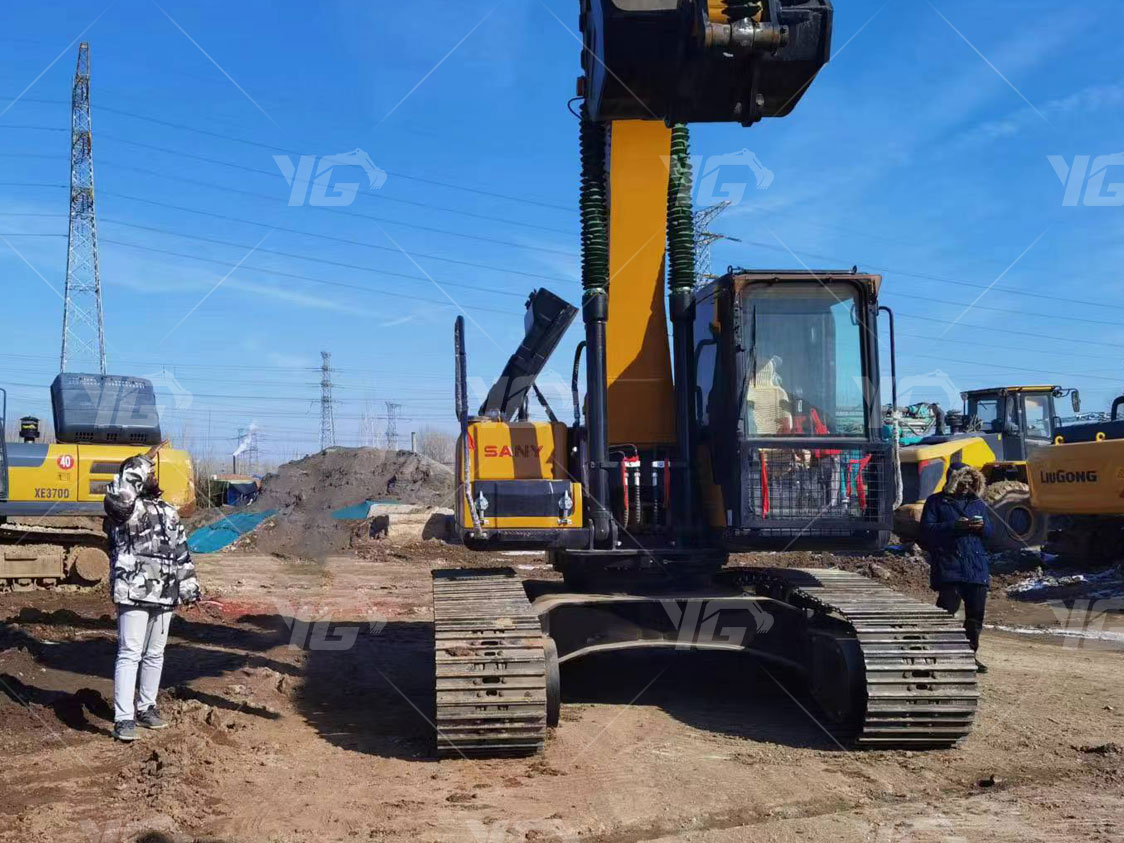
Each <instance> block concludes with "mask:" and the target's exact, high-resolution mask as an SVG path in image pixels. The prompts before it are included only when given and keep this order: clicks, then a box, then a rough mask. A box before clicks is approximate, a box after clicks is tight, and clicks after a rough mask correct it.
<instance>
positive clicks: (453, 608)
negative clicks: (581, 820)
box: [433, 568, 557, 758]
mask: <svg viewBox="0 0 1124 843" xmlns="http://www.w3.org/2000/svg"><path fill="white" fill-rule="evenodd" d="M433 630H434V654H435V659H434V661H435V665H434V669H435V674H436V691H437V693H436V711H435V719H434V724H435V726H436V731H437V754H438V757H441V758H457V757H464V758H467V757H479V756H488V757H496V756H512V755H533V754H534V753H536V752H539V751H540V750H541V749H542V747H543V742H544V741H545V739H546V731H547V726H548V725H550V723H548V721H553V722H556V710H557V659H556V658H554V659H552V658H551V656H552V654H553V652H554V650H553V642H551V641H550V639H548V638H547V637H546V636H544V635H543V632H542V627H541V626H540V624H539V619H538V616H537V615H536V614H535V613H534V611H533V609H532V608H531V603H530V601H529V600H528V599H527V595H526V592H525V591H524V590H523V585H522V583H521V581H520V579H519V577H518V576H517V575H516V573H515V572H514V571H513V570H511V569H510V568H499V569H477V570H442V571H434V572H433ZM551 676H553V679H550V678H549V677H551ZM548 684H550V686H551V689H548ZM548 691H550V693H551V703H552V704H551V705H548ZM551 710H553V711H555V717H552V716H551V714H550V711H551Z"/></svg>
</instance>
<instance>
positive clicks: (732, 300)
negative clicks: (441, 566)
mask: <svg viewBox="0 0 1124 843" xmlns="http://www.w3.org/2000/svg"><path fill="white" fill-rule="evenodd" d="M831 23H832V8H831V6H830V4H829V3H828V2H827V0H765V1H764V2H746V0H727V2H715V0H711V2H705V0H583V3H582V8H581V29H582V32H583V35H584V41H585V49H584V51H583V70H584V74H583V76H582V78H581V81H580V86H579V94H580V99H581V102H582V105H581V153H582V188H581V218H582V246H583V261H582V286H583V288H584V296H583V300H582V306H581V312H582V316H583V319H584V323H585V341H584V343H582V344H581V346H579V349H578V359H575V361H574V373H573V382H574V390H573V392H574V395H573V400H574V420H573V423H572V424H566V423H564V422H561V421H559V420H558V417H557V415H556V414H555V412H554V410H553V409H552V408H550V406H549V403H548V402H547V401H546V399H545V397H544V396H543V395H542V394H541V393H540V392H539V391H538V389H537V387H536V386H535V379H536V377H537V375H538V374H539V373H540V372H541V371H542V370H543V367H544V366H545V365H546V362H547V359H548V358H549V356H550V354H551V352H552V351H553V350H554V349H555V348H556V346H557V345H558V343H559V342H560V340H561V337H562V335H563V333H564V332H565V330H566V328H567V326H568V325H569V324H570V323H571V321H573V320H574V319H575V318H576V316H577V312H578V310H577V308H576V307H574V306H572V305H570V304H568V303H567V302H565V301H563V300H562V299H560V298H558V297H557V296H555V295H554V294H552V293H550V292H549V291H546V290H538V291H536V292H535V293H534V294H532V296H531V298H530V300H529V302H528V305H527V315H526V337H525V339H524V341H523V343H522V345H521V346H520V348H519V350H518V351H517V352H516V353H515V354H514V355H513V356H512V357H511V359H510V361H509V362H508V364H507V366H506V367H505V369H504V371H503V373H502V375H501V376H500V378H499V379H498V380H497V381H496V383H495V385H494V386H493V387H492V389H491V390H490V392H489V394H488V395H487V397H486V399H485V400H484V403H483V405H482V406H481V407H480V409H479V411H478V412H477V413H476V414H475V415H473V414H472V413H470V411H469V409H468V399H467V386H466V357H465V338H464V322H463V320H458V321H457V329H456V346H457V349H456V360H457V377H456V381H457V413H458V417H459V419H460V423H461V430H462V434H461V437H460V441H459V447H458V466H457V471H458V472H459V473H460V478H461V482H462V489H461V492H462V493H461V494H460V495H458V505H457V517H458V523H459V525H460V528H461V531H462V534H463V538H464V542H465V544H466V545H467V546H468V547H469V548H471V549H474V550H484V551H499V550H504V549H523V550H527V549H531V550H536V549H538V550H546V551H549V558H550V561H551V563H552V564H553V566H554V568H555V569H556V570H557V571H559V572H561V574H562V580H563V581H562V582H561V583H558V582H553V583H546V582H522V581H521V580H520V579H519V578H518V577H517V576H516V574H515V572H514V571H512V570H511V569H488V570H479V569H474V570H443V571H435V572H434V575H433V601H434V602H433V610H434V630H435V670H436V711H435V720H434V723H435V725H436V744H437V750H438V753H439V755H441V756H453V757H460V756H493V755H511V754H527V753H533V752H536V751H538V750H540V749H541V747H542V746H543V742H544V739H545V736H546V732H547V728H548V727H549V726H553V725H555V724H557V722H558V719H559V709H560V705H561V687H560V665H562V664H565V663H567V662H570V661H573V660H576V659H579V658H582V657H584V656H588V655H591V654H594V653H602V652H607V651H616V650H627V649H637V648H651V647H670V648H688V649H697V650H723V651H736V652H750V653H753V654H756V655H757V656H760V657H762V658H763V659H767V660H769V661H771V662H774V663H777V664H780V665H784V666H787V667H788V668H789V669H791V670H792V671H794V672H795V673H796V674H798V675H800V676H802V677H803V678H804V679H805V680H806V681H807V683H808V686H809V688H810V692H811V695H812V698H813V699H814V700H815V702H816V704H817V705H818V706H819V708H820V714H821V715H822V716H824V717H826V718H827V719H828V720H829V721H830V722H831V723H833V724H835V725H836V727H837V730H838V732H839V733H840V734H841V735H842V734H847V735H848V736H849V737H851V738H853V739H854V740H856V741H857V743H858V744H860V745H864V746H876V747H877V746H881V747H909V748H928V747H947V746H949V745H952V744H954V743H955V742H956V741H958V740H959V739H961V738H963V737H964V736H965V735H967V734H968V732H969V730H970V728H971V724H972V721H973V718H974V716H975V712H976V707H977V700H978V692H977V686H976V667H975V663H974V660H973V657H972V652H971V650H970V649H969V647H968V644H967V641H966V639H965V636H964V633H963V630H962V628H961V627H960V626H959V624H958V623H957V622H956V621H955V620H954V619H953V618H952V617H951V616H950V615H948V614H946V613H945V612H943V611H940V610H938V609H935V608H933V607H931V606H928V605H925V604H922V603H920V602H918V601H916V600H913V599H910V598H906V597H903V596H901V595H898V594H896V593H894V592H893V591H891V590H890V589H888V588H886V587H884V586H882V585H880V584H877V583H875V582H873V581H871V580H868V579H866V578H864V577H861V576H858V575H856V574H851V573H847V572H843V571H838V570H795V569H788V570H780V569H758V568H732V569H726V570H723V569H724V566H725V563H726V561H727V558H728V555H729V553H731V552H733V551H743V550H752V549H759V548H765V547H778V546H779V547H781V548H784V547H794V546H798V545H799V546H804V547H821V548H831V549H836V548H843V547H853V548H877V547H881V546H882V545H884V544H885V542H886V540H887V536H888V532H889V530H890V528H891V523H892V511H893V506H894V482H893V477H894V474H893V462H892V453H891V445H890V443H888V442H886V441H884V440H883V438H882V434H881V413H880V399H879V369H878V361H879V358H878V336H877V335H878V316H879V309H880V308H879V305H878V291H879V283H880V279H879V278H878V277H877V276H871V275H862V274H859V273H858V272H857V271H854V270H842V271H832V270H827V271H817V272H811V271H801V272H791V271H732V272H730V273H729V274H727V275H726V276H725V277H723V278H721V279H718V280H716V281H712V282H709V283H706V284H705V285H703V286H701V287H699V288H697V289H696V286H695V281H696V279H695V265H694V249H693V242H694V231H693V221H692V212H691V211H692V209H691V203H690V193H691V189H690V187H691V168H690V162H689V152H688V135H687V129H686V127H685V125H684V124H686V123H690V122H737V123H741V124H743V125H745V126H749V125H751V124H753V123H755V122H757V121H758V120H760V119H761V118H764V117H781V116H784V115H786V114H788V113H789V112H790V111H791V110H792V108H793V107H794V105H795V104H796V102H797V100H798V99H799V98H800V97H801V95H802V94H803V92H804V91H805V89H806V88H807V87H808V86H809V85H810V84H811V82H812V80H813V79H814V78H815V76H816V74H817V72H818V71H819V70H820V68H821V67H822V66H823V65H824V64H825V63H826V61H827V59H828V56H829V48H830V33H831ZM665 259H666V271H665ZM665 277H666V286H667V287H668V288H669V291H667V293H666V295H667V302H668V305H667V306H668V310H665V305H664V301H665V299H664V296H665ZM669 311H670V321H671V326H672V331H671V337H670V343H669V337H668V330H667V317H668V312H669ZM583 347H584V355H585V376H586V391H585V401H584V416H585V418H584V421H583V419H582V406H581V401H580V399H579V389H578V381H579V372H580V356H581V354H582V352H583ZM669 352H670V353H669ZM532 395H534V397H536V398H537V399H538V400H539V401H540V402H541V403H542V404H543V405H544V407H545V408H546V410H547V414H548V417H549V418H550V421H548V422H532V421H529V420H528V418H529V414H528V403H529V399H530V398H531V397H532ZM840 739H841V740H842V738H840Z"/></svg>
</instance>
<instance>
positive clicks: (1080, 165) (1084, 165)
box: [1046, 152, 1124, 208]
mask: <svg viewBox="0 0 1124 843" xmlns="http://www.w3.org/2000/svg"><path fill="white" fill-rule="evenodd" d="M1046 160H1047V161H1049V162H1050V166H1051V167H1053V168H1054V173H1055V175H1057V177H1058V181H1060V182H1061V183H1062V185H1063V186H1064V187H1065V194H1064V195H1063V197H1062V205H1063V206H1064V207H1066V208H1074V207H1076V206H1077V205H1079V204H1080V205H1084V206H1085V207H1088V208H1092V207H1112V208H1119V207H1121V206H1122V205H1124V181H1116V182H1111V183H1110V184H1108V185H1105V177H1106V176H1107V175H1108V168H1109V167H1124V152H1115V153H1112V154H1110V155H1098V156H1097V157H1096V158H1093V159H1092V164H1091V165H1090V156H1088V155H1075V156H1073V163H1072V164H1070V163H1069V162H1067V161H1066V160H1065V158H1064V157H1063V156H1061V155H1047V156H1046ZM1082 187H1084V196H1082Z"/></svg>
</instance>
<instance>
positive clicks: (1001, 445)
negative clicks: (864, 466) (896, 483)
mask: <svg viewBox="0 0 1124 843" xmlns="http://www.w3.org/2000/svg"><path fill="white" fill-rule="evenodd" d="M962 398H963V399H964V409H963V412H949V413H947V414H945V413H944V412H943V411H942V412H940V413H939V414H938V415H937V419H938V421H937V428H938V429H937V431H936V433H935V435H933V436H928V437H926V438H924V439H922V440H921V441H920V442H918V443H916V444H912V445H909V446H907V447H904V448H902V449H901V451H900V460H901V473H902V499H903V504H902V506H900V507H899V508H898V510H897V512H896V513H895V516H894V532H896V533H897V534H898V535H899V536H901V537H902V538H906V539H916V538H917V537H918V535H919V533H920V520H921V512H922V509H923V508H924V506H925V499H926V498H927V497H929V495H931V494H933V493H935V492H939V491H940V490H941V489H943V488H944V482H945V475H946V473H947V472H948V466H949V463H950V462H962V463H966V464H967V465H971V466H974V467H975V468H978V469H980V471H982V472H983V475H984V478H985V479H986V480H987V488H986V489H985V490H984V495H983V497H984V501H985V502H986V503H987V505H988V508H989V510H990V512H991V518H992V528H993V529H992V531H991V534H992V538H991V542H990V543H991V549H992V550H1018V549H1020V548H1024V547H1036V546H1038V545H1041V544H1043V542H1045V541H1046V537H1047V529H1048V523H1049V521H1048V518H1049V516H1048V513H1047V510H1046V509H1044V508H1043V507H1042V506H1041V505H1038V504H1036V503H1034V501H1033V500H1032V496H1031V489H1032V483H1031V478H1030V475H1031V473H1032V471H1031V469H1030V466H1029V464H1028V460H1032V459H1035V457H1036V455H1037V454H1039V453H1040V452H1041V451H1042V449H1044V448H1047V447H1048V446H1050V444H1051V442H1054V441H1055V440H1056V439H1057V438H1058V437H1059V435H1060V434H1061V433H1062V431H1063V430H1064V429H1065V428H1062V427H1061V424H1060V421H1059V417H1060V413H1059V409H1060V408H1059V407H1058V401H1059V400H1060V399H1063V398H1068V399H1069V400H1070V402H1071V404H1072V407H1073V412H1075V413H1076V412H1078V411H1079V410H1080V407H1081V404H1080V396H1079V395H1078V393H1077V390H1075V389H1064V388H1062V387H1060V386H1048V385H1040V386H1033V385H1024V386H1003V387H990V388H987V389H973V390H969V391H967V392H964V393H963V394H962ZM946 424H947V427H948V430H947V431H946V430H945V429H944V428H945V426H946Z"/></svg>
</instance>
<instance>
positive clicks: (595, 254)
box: [581, 110, 612, 544]
mask: <svg viewBox="0 0 1124 843" xmlns="http://www.w3.org/2000/svg"><path fill="white" fill-rule="evenodd" d="M584 113H585V112H584V110H583V114H584ZM607 140H608V138H607V133H606V128H605V125H604V124H603V123H595V122H593V121H591V120H590V119H589V118H588V117H585V118H584V119H583V120H582V122H581V160H582V177H581V228H582V235H581V236H582V289H583V290H584V294H583V295H582V318H583V319H584V321H585V343H586V399H587V402H588V406H587V408H586V425H587V427H588V431H589V480H590V487H591V488H590V489H589V490H588V492H589V497H590V501H589V503H590V506H589V513H590V521H591V522H592V525H593V531H592V534H593V540H594V542H595V543H605V542H607V541H608V542H610V544H611V537H612V524H611V518H610V513H609V509H608V500H609V473H608V472H609V464H608V463H609V423H608V386H607V375H606V362H605V326H606V323H607V322H608V321H609V209H608V204H607V203H606V193H607V173H606V158H607V154H608V149H607Z"/></svg>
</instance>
